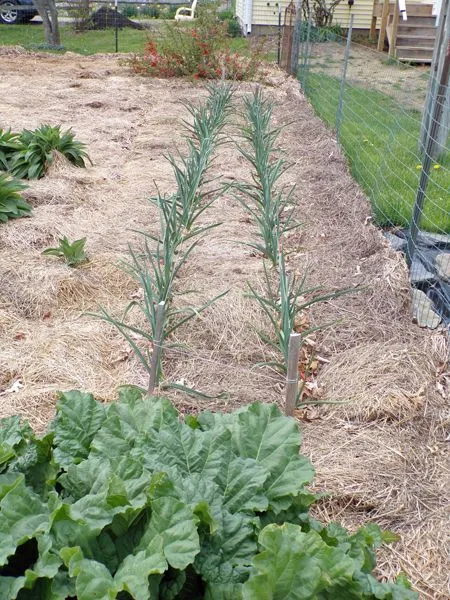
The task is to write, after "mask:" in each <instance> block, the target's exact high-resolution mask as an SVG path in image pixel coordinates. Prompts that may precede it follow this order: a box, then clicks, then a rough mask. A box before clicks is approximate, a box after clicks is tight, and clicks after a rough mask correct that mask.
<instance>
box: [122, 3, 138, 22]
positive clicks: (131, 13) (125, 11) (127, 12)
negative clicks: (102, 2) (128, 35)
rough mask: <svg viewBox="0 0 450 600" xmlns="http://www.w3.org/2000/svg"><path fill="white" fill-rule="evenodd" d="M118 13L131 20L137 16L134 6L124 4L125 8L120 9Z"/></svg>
mask: <svg viewBox="0 0 450 600" xmlns="http://www.w3.org/2000/svg"><path fill="white" fill-rule="evenodd" d="M120 13H121V14H122V15H123V16H124V17H127V18H128V19H131V18H132V17H136V16H137V14H138V11H137V7H136V6H135V5H134V4H125V6H121V7H120Z"/></svg>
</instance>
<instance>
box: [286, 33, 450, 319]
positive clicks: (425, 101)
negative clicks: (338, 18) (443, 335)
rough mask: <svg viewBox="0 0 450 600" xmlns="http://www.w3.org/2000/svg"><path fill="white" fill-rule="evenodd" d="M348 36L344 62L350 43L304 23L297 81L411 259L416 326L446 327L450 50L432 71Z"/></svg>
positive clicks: (449, 309)
mask: <svg viewBox="0 0 450 600" xmlns="http://www.w3.org/2000/svg"><path fill="white" fill-rule="evenodd" d="M445 36H446V37H445V40H448V24H447V32H446V34H445ZM348 39H349V46H348V50H349V51H348V52H347V56H346V44H347V40H346V38H344V37H340V36H338V35H336V34H324V33H323V31H321V30H318V29H315V28H314V27H311V26H310V24H309V27H308V24H307V23H305V22H304V21H303V22H302V23H301V27H300V54H299V65H298V71H297V74H298V78H299V80H300V84H301V86H302V88H303V90H304V92H305V94H306V96H307V97H308V99H309V101H310V102H311V104H312V106H313V107H314V110H315V112H316V113H317V114H318V115H319V116H320V117H321V118H322V119H323V120H324V121H325V122H326V123H327V125H329V127H330V128H332V129H334V130H335V132H336V135H337V138H338V141H339V143H340V145H341V148H342V150H343V152H344V154H345V156H346V158H347V160H348V162H349V167H350V169H351V172H352V175H353V176H354V177H355V179H356V180H357V181H358V182H359V184H360V185H361V187H362V188H363V190H364V191H365V193H366V195H367V196H368V198H369V199H370V202H371V206H372V212H373V220H374V222H375V223H376V224H377V225H378V226H380V227H382V228H383V230H384V235H385V236H386V238H387V239H388V240H389V242H390V243H391V244H392V246H393V247H394V248H395V249H396V250H399V251H401V252H404V254H405V256H406V259H407V261H408V264H409V266H410V280H411V286H412V309H413V315H414V318H415V320H416V321H417V322H418V323H419V325H421V326H423V327H429V328H436V327H438V326H439V325H440V324H442V323H443V324H444V325H445V326H447V327H449V325H450V142H449V125H450V87H449V81H448V68H449V66H448V54H449V52H450V50H449V49H448V48H450V46H449V47H447V43H446V44H445V47H444V48H443V50H442V53H443V55H442V59H443V60H442V61H441V67H440V68H436V69H430V65H415V66H413V65H410V64H406V63H404V62H400V61H398V60H397V59H395V58H393V57H390V56H388V55H387V54H386V53H379V52H377V51H375V50H374V49H373V48H371V47H368V46H365V45H361V44H359V43H356V42H354V41H351V38H348ZM446 53H447V54H446ZM445 56H447V59H445ZM445 60H447V62H446V63H445ZM444 63H445V64H444ZM445 70H447V72H446V71H445Z"/></svg>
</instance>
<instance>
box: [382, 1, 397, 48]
mask: <svg viewBox="0 0 450 600" xmlns="http://www.w3.org/2000/svg"><path fill="white" fill-rule="evenodd" d="M397 1H398V0H397ZM389 8H390V7H389V0H384V4H383V12H382V13H381V27H380V35H379V37H378V46H377V50H378V52H383V48H384V39H385V37H386V26H387V22H388V17H389Z"/></svg>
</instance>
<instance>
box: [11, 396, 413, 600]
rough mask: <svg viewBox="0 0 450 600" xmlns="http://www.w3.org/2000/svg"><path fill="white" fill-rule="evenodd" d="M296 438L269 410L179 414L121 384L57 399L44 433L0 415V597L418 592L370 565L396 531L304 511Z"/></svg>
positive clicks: (403, 599)
mask: <svg viewBox="0 0 450 600" xmlns="http://www.w3.org/2000/svg"><path fill="white" fill-rule="evenodd" d="M299 448H300V433H299V431H298V428H297V425H296V423H295V421H294V420H293V419H290V418H287V417H284V416H283V415H282V414H281V413H280V411H279V409H278V408H277V407H276V406H272V405H265V404H260V403H255V404H252V405H250V406H245V407H242V408H240V409H239V410H237V411H235V412H233V413H231V414H220V413H217V414H213V413H203V414H200V415H196V416H193V415H186V416H185V417H184V418H180V415H179V414H178V413H177V411H176V410H175V409H174V407H173V406H172V405H171V404H170V403H169V402H168V401H167V400H165V399H161V398H158V399H155V398H151V399H147V400H146V399H144V398H143V397H142V392H140V391H139V390H137V389H136V388H132V387H128V388H122V389H121V390H120V394H119V401H118V402H114V403H112V404H109V405H105V404H103V403H101V402H98V401H96V400H95V399H94V398H93V397H92V395H90V394H87V393H81V392H76V391H72V392H66V393H64V394H62V395H61V397H60V400H59V402H58V404H57V408H56V418H55V420H54V421H53V423H52V424H51V425H50V428H49V430H48V431H47V433H45V434H44V435H43V436H42V437H38V436H35V435H34V434H33V432H32V430H31V428H30V427H29V426H28V425H27V424H26V423H23V422H21V420H20V418H19V417H17V416H13V417H8V418H6V419H3V420H2V421H1V422H0V531H1V532H2V535H1V536H0V595H1V598H2V600H16V599H17V600H19V599H20V600H37V599H39V600H50V599H51V600H66V599H67V598H74V599H76V600H92V599H93V598H97V599H98V600H112V599H116V598H117V599H121V600H122V599H123V600H125V599H127V600H152V599H156V598H160V599H165V600H169V599H173V600H176V599H179V600H182V599H184V598H186V599H187V598H189V600H213V599H214V600H263V599H264V598H284V600H298V599H299V598H302V599H303V600H318V599H319V598H320V599H324V600H327V599H329V600H339V599H342V600H344V599H345V600H350V599H355V600H358V599H361V600H375V599H378V600H380V599H381V600H417V598H418V596H417V594H416V593H414V592H413V591H411V590H410V589H409V586H408V583H407V581H406V578H405V577H404V576H403V575H402V576H400V577H399V580H398V582H397V583H389V582H387V583H382V582H380V581H378V580H377V579H376V578H375V576H374V575H373V570H374V568H375V566H376V560H375V549H376V548H377V547H379V546H380V545H381V544H382V543H385V542H391V541H394V540H395V539H396V536H394V535H393V534H390V533H389V532H384V533H383V532H382V531H380V529H379V527H378V526H377V525H375V524H373V523H370V524H368V525H366V526H365V527H362V528H361V529H359V530H358V531H357V532H356V533H354V534H350V533H349V532H347V531H346V530H345V529H344V528H343V527H341V526H340V525H338V524H336V523H331V524H329V525H328V526H323V525H322V524H321V523H319V522H318V521H317V520H315V519H314V518H312V517H311V516H310V514H309V512H308V510H309V507H310V505H311V504H312V503H313V502H314V501H315V499H316V497H315V496H314V495H313V494H311V493H309V492H308V490H307V489H306V487H305V486H306V485H307V484H309V483H310V481H311V479H312V477H313V469H312V466H311V464H310V462H309V460H308V459H307V458H305V457H304V456H302V455H301V454H300V453H299ZM299 591H301V596H299Z"/></svg>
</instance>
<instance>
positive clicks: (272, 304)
mask: <svg viewBox="0 0 450 600" xmlns="http://www.w3.org/2000/svg"><path fill="white" fill-rule="evenodd" d="M248 286H249V288H250V296H251V297H252V298H254V299H255V300H256V301H257V302H258V304H259V306H260V307H261V308H262V310H263V312H264V313H265V314H266V316H267V317H268V319H269V321H270V324H271V326H272V332H273V334H274V337H273V338H271V337H270V336H268V335H266V334H265V333H264V332H262V331H258V335H259V336H260V338H261V339H262V340H263V341H264V342H266V343H267V344H269V345H270V346H271V347H272V348H274V349H275V350H276V351H277V352H280V353H281V354H282V356H283V362H278V361H271V362H270V363H260V364H262V365H263V364H270V365H272V366H274V367H276V368H278V369H279V370H280V371H282V372H283V373H285V372H286V370H287V364H288V351H289V336H290V335H291V333H292V332H293V331H297V329H298V325H297V324H298V322H299V321H300V317H301V315H302V314H303V313H304V311H306V310H307V309H308V308H309V307H310V306H312V305H314V304H317V303H319V302H327V301H329V300H334V299H336V298H339V297H340V296H343V295H345V294H349V293H353V292H355V291H357V290H358V289H359V288H346V289H342V290H336V291H333V292H325V293H323V292H324V289H323V287H321V286H316V287H311V288H308V287H307V274H306V273H304V274H303V275H297V274H296V273H288V272H287V269H286V263H285V259H284V256H283V254H280V255H279V257H278V271H275V274H274V276H273V275H271V272H270V271H269V269H268V268H267V265H266V264H265V263H264V288H265V289H264V292H261V293H259V292H257V291H256V289H255V288H254V287H253V286H251V285H250V284H248ZM332 324H333V323H325V324H320V325H315V326H313V327H308V328H306V329H301V330H300V331H299V333H301V335H302V340H304V339H305V338H307V337H308V335H310V334H311V333H313V332H315V331H319V330H321V329H325V328H326V327H329V326H330V325H332Z"/></svg>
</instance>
